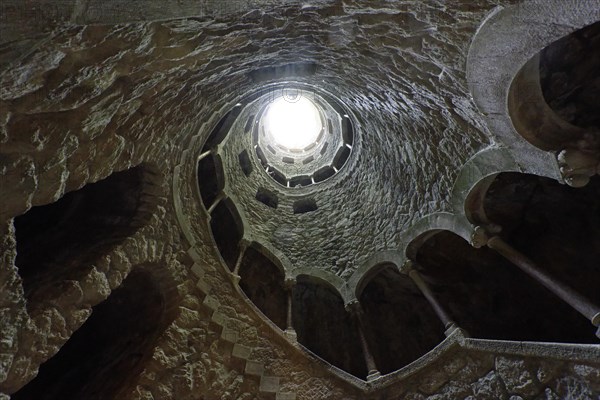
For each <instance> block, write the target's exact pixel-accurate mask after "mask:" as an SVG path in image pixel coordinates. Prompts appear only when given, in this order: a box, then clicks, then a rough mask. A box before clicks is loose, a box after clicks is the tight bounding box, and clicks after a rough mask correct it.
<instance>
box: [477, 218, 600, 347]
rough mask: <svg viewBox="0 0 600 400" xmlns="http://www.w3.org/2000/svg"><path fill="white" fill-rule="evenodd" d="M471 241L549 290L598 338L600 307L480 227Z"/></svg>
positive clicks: (599, 333) (599, 336)
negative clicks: (586, 320)
mask: <svg viewBox="0 0 600 400" xmlns="http://www.w3.org/2000/svg"><path fill="white" fill-rule="evenodd" d="M474 236H476V237H475V238H474V240H473V243H474V246H475V247H481V245H482V244H484V245H487V246H488V247H489V248H490V249H493V250H495V251H496V252H497V253H498V254H500V255H501V256H503V257H504V258H506V259H507V260H509V261H510V262H512V263H513V264H514V265H516V266H517V267H519V269H521V270H522V271H523V272H525V273H526V274H527V275H529V276H531V277H532V278H533V279H535V280H536V281H537V282H539V283H540V284H541V285H543V286H544V287H545V288H546V289H548V290H550V291H551V292H552V293H554V294H555V295H556V296H558V297H559V298H560V299H561V300H563V301H564V302H565V303H567V304H569V305H570V306H571V307H573V308H574V309H575V310H577V311H578V312H579V313H580V314H582V315H583V316H584V317H586V318H587V319H589V320H590V321H591V323H592V325H594V326H596V327H599V329H598V331H597V332H596V336H598V338H600V307H599V306H597V305H595V304H593V303H592V302H590V301H589V300H588V299H587V298H585V297H584V296H582V295H580V294H579V293H577V292H576V291H575V290H573V289H572V288H570V287H569V286H567V285H565V284H564V283H562V282H559V281H557V280H556V279H554V278H552V277H551V276H550V275H548V274H546V272H544V271H543V270H541V269H540V268H539V267H538V266H537V264H535V263H534V262H533V261H532V260H530V259H529V258H527V256H525V255H524V254H523V253H521V252H519V251H518V250H516V249H515V248H514V247H512V246H511V245H510V244H508V243H506V242H505V241H504V240H503V239H502V238H500V237H499V236H488V235H487V233H486V232H485V230H484V229H483V228H481V227H477V228H475V231H474Z"/></svg>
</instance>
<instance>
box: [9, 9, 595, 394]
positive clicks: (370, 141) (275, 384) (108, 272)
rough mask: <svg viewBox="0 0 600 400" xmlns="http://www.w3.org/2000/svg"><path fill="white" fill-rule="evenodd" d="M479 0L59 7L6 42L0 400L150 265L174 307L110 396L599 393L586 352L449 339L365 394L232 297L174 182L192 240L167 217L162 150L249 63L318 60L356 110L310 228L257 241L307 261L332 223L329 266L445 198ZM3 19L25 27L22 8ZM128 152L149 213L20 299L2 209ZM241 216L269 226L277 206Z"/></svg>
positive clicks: (180, 139)
mask: <svg viewBox="0 0 600 400" xmlns="http://www.w3.org/2000/svg"><path fill="white" fill-rule="evenodd" d="M115 3H118V2H115ZM497 3H498V1H492V0H490V1H484V2H478V3H477V5H474V4H473V2H457V3H456V4H454V5H453V7H448V6H446V5H445V4H444V3H442V2H437V1H433V0H432V1H429V2H420V1H398V2H385V3H378V4H377V5H374V4H373V3H372V2H367V1H363V2H358V1H350V2H346V3H343V5H340V4H339V3H336V4H335V5H327V4H321V3H315V6H312V7H311V6H306V7H300V6H298V5H295V4H292V5H290V6H278V7H275V8H274V9H272V11H271V12H269V13H265V12H262V11H260V10H258V9H255V10H251V11H250V12H247V13H245V14H243V12H245V11H247V10H246V9H234V10H232V11H231V12H233V13H234V14H232V15H229V14H226V13H225V14H223V15H218V16H217V18H213V17H211V16H210V15H200V16H199V17H197V18H186V19H179V20H169V21H161V22H131V23H126V22H127V21H119V22H122V23H121V24H117V25H110V24H109V25H85V24H84V25H74V24H72V23H63V22H65V21H72V22H77V21H83V22H86V21H87V22H90V21H96V22H98V20H99V21H100V22H105V23H106V22H109V23H110V22H115V21H114V20H113V21H110V20H108V21H107V20H105V19H102V18H98V19H96V20H95V19H94V18H92V17H93V15H92V14H93V13H92V14H90V15H87V18H84V17H85V15H84V12H83V11H82V10H75V11H76V12H74V13H73V14H71V12H70V11H71V10H69V12H67V13H62V14H60V15H62V17H60V18H58V17H57V18H56V20H57V21H58V22H59V23H58V24H57V25H54V26H53V29H51V30H49V31H47V32H46V31H45V33H44V34H46V35H47V36H46V39H45V41H44V42H43V45H39V44H40V43H38V42H36V43H37V44H38V46H37V47H34V48H28V50H29V51H26V52H22V47H19V46H23V43H24V42H26V44H31V43H32V42H31V40H33V39H32V38H29V40H25V39H23V40H24V42H23V41H20V42H19V43H15V47H18V49H17V50H18V51H17V53H19V54H23V55H24V57H22V58H15V62H14V63H13V64H11V65H9V66H8V67H6V68H4V67H3V69H2V71H1V72H0V146H1V147H0V204H1V205H2V206H1V207H0V233H1V236H0V238H1V239H0V259H1V260H2V265H1V266H0V293H1V295H0V392H2V393H0V398H1V399H3V400H4V399H7V398H8V395H7V394H10V393H14V392H16V391H17V390H18V389H19V388H21V387H22V386H23V385H25V384H26V383H27V382H29V381H30V380H32V379H33V378H34V376H35V375H36V373H37V371H38V367H39V365H40V364H41V363H43V362H44V361H45V360H46V359H48V358H49V357H52V356H53V355H54V354H55V353H56V352H58V351H59V349H60V348H61V346H63V345H64V343H65V342H66V341H67V340H68V338H69V337H70V336H71V335H72V333H73V332H74V331H75V330H77V329H78V328H79V326H81V325H82V324H83V323H84V322H85V321H86V319H87V318H88V316H89V314H90V313H91V310H92V307H93V306H95V305H96V304H98V303H99V302H101V301H103V300H104V299H105V298H106V297H108V296H110V293H111V292H112V291H113V290H114V289H116V288H117V287H119V286H120V284H121V282H123V280H124V279H125V278H126V277H127V276H128V274H129V273H130V272H131V271H132V270H133V269H135V268H138V267H139V266H141V265H148V264H149V263H150V264H152V265H157V266H158V267H157V268H159V269H163V270H164V271H166V273H168V275H169V276H170V277H171V278H172V279H173V281H174V282H175V285H176V287H177V292H178V300H177V303H176V304H175V305H173V307H176V308H177V310H178V316H177V317H176V318H175V320H174V322H173V323H172V324H171V325H170V326H169V327H168V328H167V329H166V330H164V331H163V332H154V333H157V334H158V336H159V338H158V340H157V342H156V346H155V347H154V349H153V353H152V355H151V360H150V361H148V363H147V364H146V365H145V370H144V372H143V373H142V374H141V376H140V378H139V381H138V382H137V383H136V384H135V385H133V386H131V387H127V388H125V389H124V390H125V391H126V392H128V393H127V394H123V397H122V398H132V399H147V400H148V399H167V398H176V399H253V398H268V397H271V398H272V397H273V395H274V393H277V396H279V398H290V399H291V398H297V399H315V398H320V399H364V398H373V399H375V398H381V396H384V395H387V396H388V398H391V399H393V398H413V399H423V398H431V399H442V398H449V399H450V398H457V397H461V396H462V397H468V396H472V397H473V398H485V396H489V398H510V396H513V397H514V398H520V397H522V398H527V399H536V398H568V396H571V397H572V398H592V399H593V398H594V396H596V397H598V393H599V391H600V388H599V387H598V374H599V373H600V372H599V369H598V365H597V363H596V364H594V365H592V363H589V364H586V363H577V362H568V361H564V360H563V361H560V360H557V361H551V360H537V359H535V358H533V359H529V358H528V357H524V356H519V357H516V356H515V357H513V358H510V357H506V359H504V358H502V357H504V356H501V355H498V356H495V355H493V354H489V353H485V352H477V351H471V350H461V351H453V352H452V353H449V354H450V355H451V356H452V360H444V359H441V360H439V361H436V362H435V363H434V364H432V365H431V366H430V367H428V368H427V369H426V370H424V371H420V372H419V373H416V374H414V375H411V376H409V377H408V378H406V379H403V380H402V381H401V382H400V384H395V385H393V386H391V387H388V388H384V389H382V391H381V392H379V393H373V394H368V395H365V394H364V393H362V390H361V389H360V386H356V385H353V384H351V383H349V381H348V380H345V379H344V378H342V377H340V375H338V374H337V373H335V372H332V371H331V370H330V369H329V368H328V367H327V366H324V365H323V364H322V363H319V362H318V360H314V359H313V358H311V357H310V356H309V355H307V354H306V353H305V352H303V351H302V350H298V349H297V348H295V347H294V346H292V345H291V344H290V343H289V342H287V341H286V340H285V339H284V338H283V337H282V336H281V335H280V333H279V332H277V331H276V330H275V329H274V327H273V326H271V325H270V324H269V323H268V322H267V321H265V320H264V319H263V318H262V317H260V316H259V315H258V314H257V313H256V312H255V311H254V310H253V308H252V307H251V306H250V305H249V304H247V303H246V302H245V300H244V299H243V298H242V296H241V295H240V293H239V292H238V291H237V290H236V287H235V285H232V284H231V282H230V280H229V277H228V276H227V275H226V274H225V273H224V272H223V271H224V267H223V265H222V261H221V259H220V256H219V254H218V252H217V250H216V248H215V246H214V244H213V241H212V238H211V236H210V232H209V226H208V223H207V222H206V218H205V215H204V214H203V213H202V212H201V210H200V206H199V203H198V198H197V196H195V195H194V193H193V191H192V190H191V189H190V190H187V189H189V188H187V189H186V190H183V191H182V193H181V196H180V198H179V199H180V200H181V201H184V202H187V204H188V205H189V204H193V206H192V208H193V209H195V211H194V212H193V213H192V215H190V219H191V220H194V221H195V222H194V225H193V226H192V229H191V230H192V231H193V233H192V234H191V235H192V236H193V237H194V238H195V239H196V241H195V243H194V245H193V246H191V244H190V243H189V240H188V239H189V238H188V237H187V236H186V235H187V234H189V232H187V228H188V227H184V226H182V225H181V221H178V220H177V218H176V214H177V211H178V210H177V207H178V204H177V202H176V200H175V199H174V197H173V193H172V186H173V185H174V182H175V181H176V180H178V179H183V180H186V181H189V182H188V183H187V184H188V185H191V184H192V183H191V182H192V181H193V178H192V177H193V172H192V170H193V168H195V166H190V165H183V166H182V165H179V159H180V157H181V154H182V153H183V152H185V151H190V148H189V144H190V142H193V140H192V138H193V136H194V135H196V134H197V133H198V129H199V128H202V129H201V131H200V134H199V135H200V137H199V138H197V139H199V140H197V141H199V142H202V141H203V140H204V139H205V138H206V136H207V135H208V133H209V130H208V129H205V128H206V127H207V126H208V125H210V123H213V122H215V120H216V117H215V115H216V114H219V113H221V112H222V111H223V109H224V108H225V105H230V104H234V103H235V101H236V99H237V98H239V97H240V96H242V95H244V94H245V93H246V92H248V91H251V90H253V89H255V88H256V87H258V85H260V84H262V83H258V82H255V81H253V80H252V79H251V78H250V77H249V76H248V72H250V71H252V70H256V69H258V68H261V67H267V66H272V65H277V64H281V63H284V62H286V61H285V60H288V59H290V58H293V59H296V58H299V59H307V60H308V59H310V60H313V61H315V62H317V63H319V65H321V67H320V68H319V70H318V74H317V75H316V76H317V77H318V78H319V79H321V80H322V81H323V85H324V88H326V89H328V90H331V91H333V90H334V89H335V91H338V90H339V91H340V96H343V97H344V98H345V99H346V100H345V101H346V102H347V104H348V106H349V107H352V109H353V110H354V112H355V113H356V114H357V116H358V117H359V122H360V123H361V125H362V128H361V132H360V134H361V135H363V136H362V139H361V140H362V142H363V150H364V152H362V153H361V154H359V155H358V158H357V160H356V165H357V169H356V172H355V173H350V174H349V175H348V176H347V177H345V178H344V179H343V180H340V181H339V187H337V188H336V187H332V188H330V189H328V190H331V191H332V193H335V195H333V196H330V195H327V197H328V198H331V199H334V200H335V201H332V202H331V203H330V205H327V206H325V207H323V208H320V209H319V211H318V214H315V215H314V216H310V217H306V216H305V218H310V219H311V221H310V222H311V224H312V223H314V224H315V225H314V226H315V228H314V231H309V232H306V234H305V232H295V231H294V232H292V233H297V234H298V235H297V236H296V238H297V239H296V240H297V242H296V243H290V242H289V236H288V234H289V232H288V233H286V234H284V235H283V236H282V237H281V238H280V239H277V240H276V244H277V246H278V247H281V249H282V250H285V251H289V252H291V253H293V254H298V255H297V256H296V258H294V262H295V263H297V264H309V261H308V260H309V258H308V254H307V253H305V252H303V251H301V250H302V249H300V247H299V246H301V245H300V244H299V243H300V242H302V238H304V239H306V240H312V238H314V237H315V235H321V237H322V239H324V240H325V239H327V238H328V237H333V236H335V237H336V240H337V243H342V245H341V246H333V245H332V244H327V243H324V244H323V245H321V246H319V248H318V249H317V251H318V252H319V253H318V254H314V255H312V257H314V258H311V260H313V261H310V264H313V265H317V264H318V266H319V267H322V268H327V269H328V270H330V271H332V272H334V273H336V274H338V275H340V276H343V277H345V276H346V275H347V274H348V273H349V272H351V271H352V270H353V268H355V267H356V266H357V265H358V264H360V263H361V262H362V260H364V259H365V258H366V257H368V255H370V254H372V253H373V252H375V251H376V250H379V249H382V248H387V247H393V246H394V245H395V242H394V240H395V239H394V238H395V234H397V233H398V232H399V231H401V230H404V229H406V228H408V227H409V226H410V225H411V223H413V222H414V221H416V220H417V219H418V218H419V216H422V215H425V214H427V213H430V212H432V211H438V210H444V209H447V208H448V207H449V205H448V192H449V190H450V188H451V185H452V183H453V180H454V178H455V176H456V174H457V171H458V169H459V167H460V166H461V165H462V163H464V161H465V160H466V159H468V157H469V156H471V155H472V154H474V153H475V152H476V151H477V150H479V149H481V148H483V147H485V146H487V145H488V144H489V143H490V141H491V139H490V137H489V136H488V134H487V132H486V128H485V127H484V125H483V122H482V120H481V118H480V116H479V115H478V113H477V111H476V110H475V107H474V105H473V104H472V102H471V101H470V99H469V94H468V89H467V87H466V81H465V77H464V64H465V57H466V56H465V54H466V51H467V48H468V45H469V40H470V38H471V37H472V35H473V34H474V32H475V30H476V28H477V26H478V24H479V23H480V22H481V20H482V19H483V18H484V17H485V15H486V13H487V12H489V11H490V9H491V8H492V7H493V6H494V5H496V4H497ZM65 4H67V2H65ZM76 4H77V5H81V3H80V2H77V3H76ZM234 8H235V7H234ZM115 9H118V8H115ZM88 11H89V12H90V13H91V12H92V11H94V10H93V7H92V8H91V9H90V10H88ZM71 15H72V16H71ZM113 15H119V14H118V13H116V12H115V13H114V14H113ZM160 15H161V14H160V12H157V13H156V15H155V17H158V16H160ZM167 16H168V14H167ZM50 17H52V18H54V16H53V15H51V16H49V17H48V18H50ZM21 18H22V19H21V22H22V23H23V24H25V23H26V19H25V18H26V15H21ZM45 18H46V16H44V17H43V18H41V20H45ZM9 47H10V46H9ZM203 124H206V125H203ZM194 144H196V145H198V144H199V143H196V142H194ZM371 146H373V147H372V149H370V147H371ZM192 151H195V149H192ZM143 163H145V164H148V165H151V169H152V170H154V171H158V173H156V174H152V175H154V177H153V178H152V179H150V181H151V182H152V186H153V188H154V189H153V195H154V203H153V204H152V206H153V209H152V210H153V211H152V217H151V219H150V220H149V221H147V223H146V224H145V225H144V226H143V227H141V228H140V229H139V230H138V231H137V232H136V233H135V234H132V235H131V236H129V237H127V238H125V239H124V241H123V242H122V243H121V244H119V245H118V246H116V247H115V248H113V249H111V250H110V251H109V252H107V253H105V254H102V255H99V256H97V257H95V258H94V259H93V260H90V261H89V262H87V264H86V265H85V266H84V267H86V268H87V269H86V270H87V271H88V273H87V274H84V275H83V276H81V277H79V279H77V280H65V281H64V282H63V283H64V284H65V285H66V286H65V287H66V288H68V289H69V290H65V291H61V292H60V293H58V295H57V296H56V297H54V298H50V299H48V302H47V303H45V304H44V306H43V307H42V308H41V309H40V310H39V313H37V314H35V315H33V314H31V313H30V312H29V310H28V308H27V307H26V302H27V300H26V297H25V293H24V290H23V285H22V280H21V277H20V276H19V270H18V266H16V264H15V259H16V247H17V244H16V240H15V237H16V235H15V232H14V229H15V228H14V224H13V219H14V217H16V216H18V215H21V214H23V213H25V212H26V211H27V210H29V209H30V208H31V207H32V206H38V205H46V204H49V203H52V202H55V201H56V200H58V199H59V198H60V197H62V196H63V195H64V194H65V193H66V192H71V191H74V190H77V189H79V188H81V187H83V186H85V185H86V184H88V183H92V182H96V181H99V180H101V179H103V178H106V177H108V176H109V175H111V174H112V173H113V172H116V171H121V170H126V169H129V168H131V167H133V166H136V165H139V164H143ZM179 167H181V169H179ZM359 171H360V172H359ZM180 172H181V175H178V174H179V173H180ZM409 176H410V177H411V178H410V180H409V179H407V177H409ZM361 177H362V178H361ZM390 182H393V184H390ZM355 193H360V194H362V195H361V196H354V194H355ZM315 196H317V197H318V196H326V195H325V193H316V194H315ZM350 209H352V210H354V209H356V210H357V211H358V212H357V213H356V214H355V215H353V214H352V213H349V212H348V211H347V210H350ZM344 210H345V211H344ZM338 212H339V213H340V215H337V213H338ZM325 213H328V214H329V215H331V216H332V218H333V220H335V221H337V222H336V223H339V224H340V231H338V232H335V233H333V234H332V233H331V232H329V229H330V228H331V225H330V224H325V222H324V221H325V220H326V219H325V218H323V219H319V217H321V216H323V215H325ZM342 214H343V215H342ZM255 218H256V221H257V222H259V223H264V226H265V227H266V228H265V231H264V232H262V234H263V235H265V237H266V238H268V239H269V240H270V239H271V236H272V235H273V234H274V233H275V231H276V229H275V226H276V222H277V221H276V219H277V218H279V217H277V216H270V215H268V214H265V215H262V216H256V217H255ZM286 218H289V216H287V215H286ZM298 218H301V217H298ZM330 221H331V220H330ZM290 226H291V225H289V224H287V228H286V229H290V228H289V227H290ZM342 227H343V229H342ZM259 233H260V232H259ZM286 238H287V239H286ZM192 250H193V251H192ZM296 252H297V253H296ZM192 253H193V254H192ZM350 254H357V255H358V256H357V257H350V256H349V255H350ZM82 259H84V258H83V257H82ZM333 260H335V264H333V262H332V261H333ZM524 359H525V360H524ZM511 363H512V365H513V367H512V369H511V368H509V367H510V365H511ZM542 364H544V365H545V364H549V366H547V367H543V368H542ZM507 369H508V370H511V371H510V372H507ZM542 369H543V372H540V371H541V370H542ZM515 370H516V371H520V372H519V373H516V374H515V373H514V371H515ZM382 393H383V394H382ZM294 396H295V397H294ZM518 396H520V397H518ZM524 396H529V397H524ZM543 396H545V397H543ZM586 396H587V397H586Z"/></svg>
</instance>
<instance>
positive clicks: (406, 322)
mask: <svg viewBox="0 0 600 400" xmlns="http://www.w3.org/2000/svg"><path fill="white" fill-rule="evenodd" d="M372 271H373V274H372V275H371V277H370V279H369V281H368V282H366V283H365V284H364V290H362V292H361V293H360V294H358V298H359V301H360V304H361V307H362V310H364V321H365V327H364V329H365V337H366V340H367V343H368V347H369V349H370V351H371V353H372V354H373V357H374V359H375V364H376V365H377V369H378V370H379V371H380V372H381V373H382V374H389V373H391V372H394V371H397V370H399V369H401V368H402V367H404V366H406V365H408V364H410V363H412V362H413V361H415V360H417V359H418V358H420V357H422V356H423V355H424V354H426V353H428V352H429V351H431V350H432V349H433V348H435V347H436V346H438V345H439V344H440V343H441V342H442V341H443V340H444V326H443V324H442V322H441V321H440V320H439V318H438V317H437V316H436V314H435V312H434V310H433V309H432V308H431V306H430V305H429V303H428V302H427V300H426V298H425V297H424V296H423V294H422V293H421V291H420V290H419V288H418V287H417V286H416V285H415V283H414V282H413V281H412V279H411V278H410V277H409V276H408V275H406V274H404V273H401V272H400V271H399V270H398V268H397V267H396V266H395V265H394V264H389V263H387V264H380V265H378V267H377V268H376V269H373V270H372Z"/></svg>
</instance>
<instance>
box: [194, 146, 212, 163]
mask: <svg viewBox="0 0 600 400" xmlns="http://www.w3.org/2000/svg"><path fill="white" fill-rule="evenodd" d="M211 154H212V149H210V150H206V151H205V152H204V153H202V154H200V155H199V156H198V160H197V161H201V160H203V159H204V158H206V157H207V156H209V155H211Z"/></svg>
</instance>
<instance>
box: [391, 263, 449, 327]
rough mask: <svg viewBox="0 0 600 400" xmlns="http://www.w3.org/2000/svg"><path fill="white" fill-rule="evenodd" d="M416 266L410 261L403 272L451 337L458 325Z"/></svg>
mask: <svg viewBox="0 0 600 400" xmlns="http://www.w3.org/2000/svg"><path fill="white" fill-rule="evenodd" d="M416 265H417V264H416V263H415V262H414V261H412V260H408V261H407V262H406V263H405V264H404V267H405V268H404V271H403V272H404V273H405V274H407V275H408V276H409V277H410V279H412V281H413V282H414V283H415V285H416V286H417V287H418V288H419V290H420V291H421V293H422V294H423V296H425V298H426V299H427V301H428V302H429V304H430V305H431V307H432V308H433V311H434V312H435V314H436V315H437V316H438V318H439V319H440V321H442V324H444V328H445V330H446V332H445V333H446V336H449V335H450V334H451V333H452V332H454V330H456V329H457V328H458V326H457V325H456V323H455V322H454V320H453V319H452V318H451V317H450V316H449V315H448V313H447V312H446V310H445V309H444V308H443V307H442V305H441V304H440V303H439V302H438V301H437V299H436V298H435V296H434V295H433V292H432V291H431V288H430V287H429V285H428V284H427V282H425V281H424V280H423V278H422V277H421V274H420V273H419V271H417V270H416V269H415V266H416Z"/></svg>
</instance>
